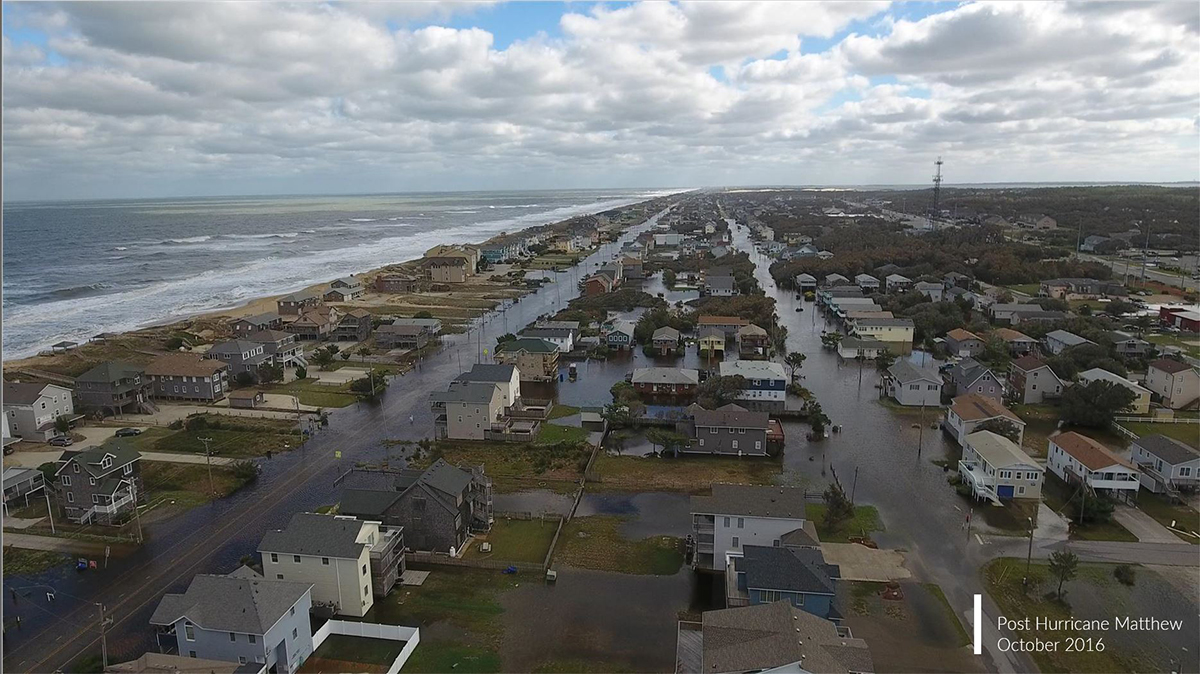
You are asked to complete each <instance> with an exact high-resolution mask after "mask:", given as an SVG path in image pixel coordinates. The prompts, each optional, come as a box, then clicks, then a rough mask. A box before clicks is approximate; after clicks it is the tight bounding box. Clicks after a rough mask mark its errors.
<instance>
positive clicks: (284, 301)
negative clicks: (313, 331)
mask: <svg viewBox="0 0 1200 674" xmlns="http://www.w3.org/2000/svg"><path fill="white" fill-rule="evenodd" d="M320 303H321V295H320V294H318V293H317V292H316V291H315V290H301V291H300V292H296V293H292V294H291V295H284V296H283V297H280V298H279V299H278V300H276V302H275V304H276V305H277V306H278V307H279V313H280V314H282V315H284V316H299V315H300V314H303V313H304V312H306V311H308V310H309V309H314V308H316V307H317V305H319V304H320ZM276 327H278V326H276Z"/></svg>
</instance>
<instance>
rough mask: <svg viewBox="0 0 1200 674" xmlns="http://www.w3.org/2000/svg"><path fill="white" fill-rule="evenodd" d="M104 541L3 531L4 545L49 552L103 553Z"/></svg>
mask: <svg viewBox="0 0 1200 674" xmlns="http://www.w3.org/2000/svg"><path fill="white" fill-rule="evenodd" d="M105 545H106V544H105V543H99V542H97V541H80V540H75V539H72V538H51V537H50V536H32V535H30V534H17V533H12V532H10V531H6V532H4V546H5V547H8V546H13V547H17V548H23V549H25V550H46V551H49V552H66V553H69V554H76V555H103V554H104V547H105Z"/></svg>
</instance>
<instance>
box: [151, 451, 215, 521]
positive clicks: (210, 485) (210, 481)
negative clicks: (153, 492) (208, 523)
mask: <svg viewBox="0 0 1200 674" xmlns="http://www.w3.org/2000/svg"><path fill="white" fill-rule="evenodd" d="M197 439H198V440H199V441H200V442H203V443H204V463H206V464H208V489H209V491H211V492H212V494H213V496H216V495H217V486H216V485H215V484H213V476H212V450H211V449H209V448H208V443H210V442H212V438H197ZM133 507H135V508H136V507H137V504H136V503H135V504H134V506H133Z"/></svg>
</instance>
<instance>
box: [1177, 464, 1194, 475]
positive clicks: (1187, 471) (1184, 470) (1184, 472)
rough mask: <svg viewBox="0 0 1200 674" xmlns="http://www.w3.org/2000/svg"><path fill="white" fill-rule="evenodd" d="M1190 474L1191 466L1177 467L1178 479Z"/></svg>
mask: <svg viewBox="0 0 1200 674" xmlns="http://www.w3.org/2000/svg"><path fill="white" fill-rule="evenodd" d="M1191 474H1192V467H1191V466H1180V467H1179V476H1180V477H1188V476H1189V475H1191Z"/></svg>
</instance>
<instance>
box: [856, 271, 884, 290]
mask: <svg viewBox="0 0 1200 674" xmlns="http://www.w3.org/2000/svg"><path fill="white" fill-rule="evenodd" d="M854 285H856V286H858V287H859V288H862V289H863V290H864V291H870V290H879V279H877V278H875V277H874V276H871V275H870V274H859V275H858V276H855V277H854Z"/></svg>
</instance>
